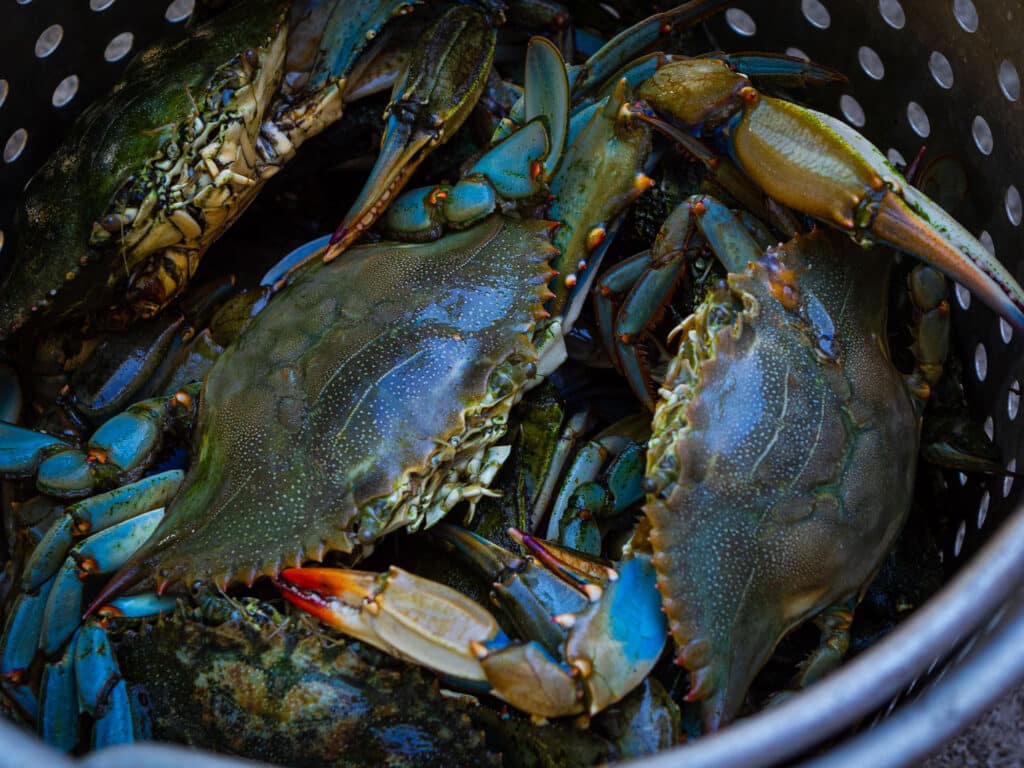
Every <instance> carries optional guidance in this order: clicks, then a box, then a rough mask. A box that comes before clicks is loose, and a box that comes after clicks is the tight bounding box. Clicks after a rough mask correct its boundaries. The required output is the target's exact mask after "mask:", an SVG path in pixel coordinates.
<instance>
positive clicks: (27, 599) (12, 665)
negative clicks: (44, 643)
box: [0, 579, 53, 685]
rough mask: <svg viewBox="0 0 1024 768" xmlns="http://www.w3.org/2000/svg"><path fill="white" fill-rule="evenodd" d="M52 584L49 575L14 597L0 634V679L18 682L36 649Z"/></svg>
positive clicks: (21, 678)
mask: <svg viewBox="0 0 1024 768" xmlns="http://www.w3.org/2000/svg"><path fill="white" fill-rule="evenodd" d="M52 588H53V579H50V580H49V581H47V582H45V583H43V584H41V585H39V587H38V588H37V590H36V591H34V592H31V593H30V592H22V593H21V594H20V595H18V597H17V598H16V599H15V601H14V605H13V606H12V607H11V612H10V613H9V614H7V619H6V621H5V622H4V632H3V635H2V636H0V649H2V650H0V679H3V680H4V681H6V682H9V683H11V684H13V685H19V684H20V683H21V682H22V680H23V678H24V676H25V672H26V670H28V667H29V664H31V663H32V659H33V658H34V656H35V653H36V646H37V644H38V642H39V634H40V631H41V629H42V626H43V615H44V613H45V611H46V601H47V600H48V599H49V597H50V591H51V590H52Z"/></svg>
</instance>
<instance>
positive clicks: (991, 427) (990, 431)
mask: <svg viewBox="0 0 1024 768" xmlns="http://www.w3.org/2000/svg"><path fill="white" fill-rule="evenodd" d="M981 428H982V429H983V430H984V431H985V436H986V437H988V439H989V440H992V439H993V438H994V437H995V435H996V425H995V422H994V421H992V417H991V416H989V417H988V418H986V419H985V423H984V424H982V425H981Z"/></svg>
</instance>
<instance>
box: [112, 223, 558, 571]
mask: <svg viewBox="0 0 1024 768" xmlns="http://www.w3.org/2000/svg"><path fill="white" fill-rule="evenodd" d="M550 226H551V225H550V224H549V223H548V222H543V221H527V222H518V223H517V222H512V221H507V220H503V219H502V218H501V217H492V218H491V219H489V220H487V221H485V222H483V223H482V224H481V225H479V226H477V227H475V228H473V229H472V230H468V231H466V232H460V233H457V234H453V235H450V236H448V237H446V238H444V239H442V240H440V241H437V242H435V243H431V244H417V245H413V244H396V243H380V244H376V245H369V246H365V247H360V248H357V249H353V251H352V252H351V255H349V256H347V257H346V258H345V259H341V260H338V261H336V262H332V263H330V264H318V265H316V266H314V267H313V268H312V269H310V270H308V271H307V272H305V273H303V274H301V275H300V276H299V277H298V278H297V279H296V280H295V281H294V282H293V283H292V284H290V285H289V286H288V287H286V288H285V289H284V290H283V291H282V292H281V293H280V294H279V295H278V296H276V297H275V298H274V299H273V300H272V301H271V302H270V305H269V306H268V307H267V308H266V309H265V310H264V311H263V312H262V313H261V314H260V315H259V316H258V317H257V318H256V320H255V321H254V323H253V325H252V326H251V327H250V328H249V329H248V331H247V332H246V333H245V334H244V335H243V336H242V337H241V339H240V340H239V341H238V342H237V343H236V344H235V345H233V346H232V347H229V348H228V349H227V350H226V351H225V352H224V354H223V355H222V356H221V358H220V359H219V360H218V362H217V363H216V365H215V366H214V368H213V369H212V370H211V372H210V374H209V376H208V377H207V380H206V383H205V386H204V390H203V393H202V396H201V398H202V399H201V406H200V415H199V424H198V428H197V440H196V443H195V446H194V460H193V466H192V468H191V470H190V472H189V475H188V476H187V478H186V480H185V482H184V485H183V487H182V489H181V491H180V492H179V494H178V496H177V498H176V499H175V501H174V502H173V503H172V505H171V507H170V509H169V511H168V515H167V518H166V519H165V520H164V522H163V524H162V525H161V526H160V528H159V529H158V530H157V532H156V533H155V534H154V536H153V538H152V539H151V541H150V542H149V543H148V544H147V545H146V547H145V548H144V550H143V552H141V553H140V555H139V556H138V557H137V558H135V559H134V560H133V561H132V562H130V563H129V564H128V566H126V569H125V571H123V572H122V576H121V577H120V578H127V574H129V573H134V574H136V575H137V576H142V577H145V576H147V575H152V574H155V575H156V581H157V583H158V585H161V586H163V585H165V584H166V583H167V582H168V581H172V580H175V581H176V580H179V579H180V580H183V581H184V582H185V583H191V582H192V581H193V580H195V579H203V580H212V581H213V582H215V583H218V584H226V583H228V582H230V581H233V580H244V581H247V582H250V583H251V582H252V581H253V579H255V578H256V577H257V576H258V575H261V574H262V575H274V574H276V573H278V572H279V571H280V569H281V568H283V567H285V566H287V565H291V564H296V565H297V564H300V563H301V562H303V561H304V560H305V559H321V558H322V557H323V554H324V552H325V551H326V550H339V551H342V552H348V553H353V556H355V555H358V554H365V553H366V552H367V551H368V550H369V549H370V547H371V546H372V543H373V542H374V541H375V540H376V539H377V538H379V537H380V536H383V535H384V534H385V533H387V532H389V531H391V530H395V529H397V528H399V527H402V526H406V525H409V526H413V527H416V526H418V525H421V524H424V523H427V524H430V523H432V522H433V521H434V520H436V519H438V518H439V517H441V516H443V514H444V513H445V512H447V510H448V509H450V508H451V507H452V506H454V505H455V503H457V502H458V501H459V500H461V499H464V498H470V499H472V498H473V495H474V493H476V494H479V493H480V491H482V490H483V487H484V486H486V485H487V482H489V476H485V473H486V472H488V471H490V472H491V473H492V474H493V471H496V469H497V467H498V466H500V463H501V461H502V460H503V458H504V455H505V454H504V453H501V454H500V455H499V456H498V457H494V456H493V455H492V454H490V453H489V451H491V450H492V448H491V446H493V444H494V443H495V442H496V441H497V440H498V438H499V437H500V436H501V435H502V434H504V431H505V428H506V427H505V421H506V418H507V414H508V411H509V409H510V408H511V407H512V405H514V404H515V402H516V401H518V399H519V398H520V397H521V395H522V393H523V391H524V390H525V388H526V387H527V386H528V385H529V383H530V379H531V378H532V377H533V374H534V371H535V361H536V350H535V349H534V346H533V344H532V343H531V333H532V332H533V330H534V327H535V324H536V322H537V319H538V318H539V317H542V316H543V315H544V313H543V310H542V306H541V303H542V301H543V300H544V299H545V298H546V297H547V296H548V295H549V292H548V290H547V288H546V282H547V280H548V279H549V278H550V276H551V269H550V267H549V266H548V263H547V259H548V258H550V256H551V255H552V252H553V250H554V249H553V247H552V246H551V244H550V241H549V230H550ZM524 276H525V278H524ZM505 453H507V450H506V451H505ZM488 467H490V469H488ZM133 580H134V579H133ZM118 581H119V577H115V579H114V582H113V584H115V585H116V584H117V583H118ZM112 588H113V586H112Z"/></svg>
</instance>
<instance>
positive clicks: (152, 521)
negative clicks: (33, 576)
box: [39, 509, 164, 654]
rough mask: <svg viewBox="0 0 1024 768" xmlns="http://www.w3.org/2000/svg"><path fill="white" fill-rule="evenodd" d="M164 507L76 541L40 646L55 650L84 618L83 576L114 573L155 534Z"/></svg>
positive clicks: (54, 591)
mask: <svg viewBox="0 0 1024 768" xmlns="http://www.w3.org/2000/svg"><path fill="white" fill-rule="evenodd" d="M163 516H164V510H163V509H154V510H152V511H150V512H145V513H143V514H141V515H139V516H138V517H134V518H131V519H129V520H125V521H124V522H121V523H118V524H117V525H114V526H111V527H110V528H107V529H106V530H105V531H102V532H100V533H98V534H96V535H95V536H92V537H90V538H88V539H86V540H85V541H83V542H82V543H81V544H78V545H76V546H75V547H74V548H73V549H72V550H71V552H70V554H69V555H68V557H67V559H66V560H65V561H64V564H63V565H62V566H61V567H60V570H59V571H58V572H57V576H56V577H55V582H54V587H53V589H52V590H51V592H50V597H49V599H48V600H47V603H46V615H45V616H44V617H43V625H42V629H41V631H40V635H39V648H40V649H41V650H42V651H43V652H44V653H46V654H54V653H56V652H57V651H58V650H59V649H60V647H61V646H62V645H63V644H64V643H65V642H67V639H68V638H69V637H71V635H72V634H73V633H74V631H75V629H76V628H77V627H78V625H79V624H80V623H81V620H82V592H83V586H82V578H83V576H85V575H92V574H97V573H111V572H113V571H115V570H117V569H118V568H120V567H121V566H122V565H124V563H125V562H126V561H127V560H128V558H129V557H131V555H132V554H133V553H134V552H135V551H136V550H137V549H138V548H139V547H140V546H142V544H143V543H144V542H145V541H146V539H148V538H149V537H150V535H152V533H153V531H155V530H156V527H157V525H158V524H159V522H160V520H162V519H163Z"/></svg>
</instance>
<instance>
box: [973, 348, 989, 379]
mask: <svg viewBox="0 0 1024 768" xmlns="http://www.w3.org/2000/svg"><path fill="white" fill-rule="evenodd" d="M974 375H975V376H977V377H978V381H984V380H985V377H986V376H988V350H986V349H985V345H984V344H982V343H981V342H980V341H979V342H978V346H976V347H975V348H974Z"/></svg>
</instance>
